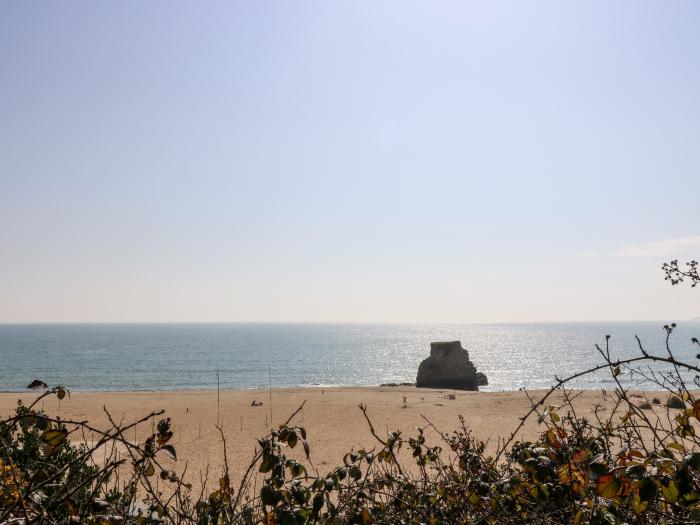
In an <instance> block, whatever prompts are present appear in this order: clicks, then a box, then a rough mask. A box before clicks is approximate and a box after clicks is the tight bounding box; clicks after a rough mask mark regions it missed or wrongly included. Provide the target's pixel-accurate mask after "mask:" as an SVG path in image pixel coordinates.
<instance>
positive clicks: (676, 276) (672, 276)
mask: <svg viewBox="0 0 700 525" xmlns="http://www.w3.org/2000/svg"><path fill="white" fill-rule="evenodd" d="M661 269H662V270H663V271H664V272H665V273H666V277H665V279H666V280H667V281H671V284H672V285H674V286H675V285H677V284H680V283H682V282H683V281H685V280H686V279H688V280H689V281H690V286H691V287H692V288H695V287H696V286H697V284H698V283H700V275H698V261H690V262H687V263H685V269H681V267H680V266H679V265H678V260H673V261H671V262H667V263H664V264H663V265H662V266H661Z"/></svg>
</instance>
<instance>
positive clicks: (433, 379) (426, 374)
mask: <svg viewBox="0 0 700 525" xmlns="http://www.w3.org/2000/svg"><path fill="white" fill-rule="evenodd" d="M485 384H488V382H487V379H486V376H485V375H484V374H482V373H481V372H477V371H476V367H475V366H474V364H473V363H472V362H471V361H470V360H469V352H467V351H466V350H465V349H464V348H462V343H460V342H459V341H449V342H445V343H430V357H428V358H427V359H424V360H423V361H422V362H421V364H420V366H419V367H418V377H416V386H418V387H428V388H455V389H459V390H479V386H480V385H485Z"/></svg>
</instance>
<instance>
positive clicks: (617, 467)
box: [0, 325, 700, 525]
mask: <svg viewBox="0 0 700 525" xmlns="http://www.w3.org/2000/svg"><path fill="white" fill-rule="evenodd" d="M674 328H675V325H668V326H666V327H664V329H665V331H666V334H667V338H666V348H665V352H664V353H663V354H652V353H650V352H647V350H646V349H645V348H644V347H643V346H642V344H641V342H640V343H639V349H640V355H639V356H636V357H632V358H629V359H626V360H615V359H613V358H612V357H611V354H610V348H609V338H607V337H606V344H605V345H604V346H603V347H598V351H599V353H600V355H601V357H602V363H601V365H599V366H597V367H594V368H592V369H590V370H586V371H582V372H579V373H576V374H573V375H572V376H570V377H568V378H563V379H557V380H556V384H555V385H554V386H553V387H552V389H551V390H549V391H548V392H547V393H546V394H545V395H544V396H542V397H541V398H540V399H535V398H533V397H530V401H531V408H530V410H529V412H528V413H527V414H525V415H524V416H523V418H522V419H521V422H520V423H519V425H518V427H517V428H516V429H515V431H514V432H513V433H512V435H511V436H510V438H508V439H506V440H505V441H503V442H502V444H501V445H500V447H499V448H498V450H497V452H496V453H495V454H494V455H488V454H487V453H486V445H485V443H483V442H481V441H480V440H478V439H476V438H475V437H474V436H473V435H472V434H471V433H470V431H469V429H468V428H467V427H466V425H465V423H464V421H463V420H461V425H460V428H459V429H458V430H457V431H454V432H452V433H444V432H441V431H439V430H438V429H436V428H435V427H434V425H432V423H430V421H428V420H427V419H426V420H425V421H426V425H425V427H424V428H419V429H417V430H416V433H415V435H412V436H404V435H403V434H402V433H401V432H389V433H388V434H387V435H386V436H381V435H379V433H377V431H376V430H375V427H374V424H373V422H372V421H371V418H370V416H369V413H368V409H367V407H365V406H360V407H359V409H360V410H361V411H362V413H363V414H364V416H365V418H366V422H367V425H368V427H369V430H370V432H371V433H372V435H373V436H374V438H375V439H376V443H377V445H376V447H375V448H374V449H372V450H351V451H349V452H348V453H347V454H345V456H344V457H343V458H342V463H341V464H339V465H338V466H336V467H335V468H332V469H330V470H328V471H327V472H325V473H320V472H319V471H318V470H317V469H316V468H315V467H314V466H313V464H312V462H311V460H310V457H309V452H310V449H309V443H308V440H307V434H306V431H305V429H304V428H302V427H299V426H295V425H293V424H292V421H293V419H294V417H295V416H296V415H297V413H298V412H299V411H300V410H301V408H302V407H303V404H302V407H299V409H297V411H296V412H295V413H293V414H292V415H291V416H290V418H289V419H288V420H287V421H286V422H285V424H283V425H281V426H280V427H278V428H276V429H274V430H272V431H271V432H270V433H269V434H268V435H267V436H265V437H264V438H261V439H259V440H258V446H257V448H256V454H255V456H254V458H253V460H252V461H251V462H250V464H249V465H248V466H247V469H246V470H245V471H244V472H243V475H242V479H241V481H240V483H239V484H237V486H236V487H234V486H233V484H232V482H231V479H232V476H231V474H230V471H229V465H228V463H227V461H226V450H225V449H226V446H227V445H226V440H225V438H224V435H223V432H222V433H221V437H222V442H223V445H224V465H223V472H224V475H223V476H222V477H221V478H220V479H219V482H218V486H217V487H216V490H214V491H212V492H210V493H203V492H202V493H199V494H196V493H194V491H193V490H192V487H191V486H190V485H188V484H187V483H185V482H184V481H183V480H182V478H184V477H185V476H183V475H180V476H178V475H176V474H175V473H174V472H172V471H169V470H168V469H166V468H164V467H163V466H162V465H161V459H162V457H164V456H168V457H170V458H171V459H174V458H176V450H175V448H174V447H173V446H172V444H171V441H172V436H173V430H172V428H171V423H170V421H169V420H168V419H163V420H161V421H160V423H159V424H158V425H157V428H156V431H155V432H154V433H153V434H152V435H151V436H149V437H148V438H147V439H146V440H145V441H144V442H143V443H132V442H129V441H128V440H127V439H125V437H124V436H125V435H126V434H125V433H126V432H127V431H128V430H129V429H131V428H133V426H134V425H137V424H139V423H143V422H144V421H147V420H149V419H151V418H153V417H157V416H159V415H160V413H152V414H149V415H147V416H146V417H144V418H142V419H139V420H138V421H135V422H133V423H130V424H128V425H120V424H117V423H116V422H114V420H112V419H111V417H110V421H111V427H110V428H109V429H108V430H107V431H100V430H98V429H95V428H93V427H91V426H90V425H89V424H88V423H87V422H81V421H67V420H60V419H58V418H52V417H50V416H48V415H46V414H43V413H42V412H40V411H38V410H37V409H36V406H38V405H37V402H38V401H39V400H41V399H42V398H44V397H45V396H48V395H56V396H59V397H61V396H65V395H66V394H67V392H66V390H65V389H63V388H61V387H56V388H53V389H45V391H44V392H43V393H42V394H41V395H40V396H39V397H38V399H37V401H36V402H34V403H33V404H32V405H30V406H24V405H22V404H21V403H20V404H18V406H17V409H16V412H15V414H14V415H13V416H11V417H9V418H7V419H3V420H1V421H0V524H10V523H15V524H18V523H52V524H59V523H61V524H63V523H100V524H102V523H134V524H142V523H156V522H167V523H177V524H192V525H194V524H197V525H200V524H201V525H210V524H211V525H214V524H253V523H265V524H270V525H272V524H290V525H295V524H311V523H314V524H329V525H335V524H344V523H349V524H369V523H382V524H394V523H402V524H407V525H409V524H415V525H418V524H433V525H434V524H439V523H465V524H475V525H476V524H479V525H481V524H483V525H486V524H497V523H499V524H500V523H505V524H516V523H525V522H526V523H538V524H550V523H574V524H580V525H583V524H617V523H619V524H622V523H630V524H632V523H637V524H652V523H668V524H671V523H689V522H698V521H700V432H698V430H699V429H700V424H699V422H698V419H699V418H700V398H696V397H695V395H694V393H693V392H692V391H691V390H689V388H688V387H687V385H686V382H685V381H684V380H683V376H684V373H685V372H691V373H693V374H698V375H700V368H698V367H697V366H696V365H694V364H691V363H684V362H680V361H678V360H677V359H676V358H675V357H674V355H673V353H672V351H671V347H670V345H669V338H670V336H671V333H672V332H673V330H674ZM693 342H694V343H695V344H698V341H697V340H696V339H693ZM645 365H648V367H647V368H642V367H643V366H645ZM661 366H665V367H667V369H666V370H662V369H661V368H660V367H661ZM601 369H605V370H608V372H609V373H610V376H611V378H612V380H613V381H614V384H615V390H614V392H613V393H612V394H610V395H611V396H612V398H613V400H614V409H613V410H604V409H603V407H598V408H596V410H594V412H593V413H594V417H591V418H589V419H586V418H583V417H579V416H577V414H576V410H575V407H574V401H575V400H576V398H577V397H578V396H580V395H581V392H575V391H572V390H569V389H568V388H567V387H566V385H567V383H568V382H569V381H571V380H572V379H574V378H578V377H581V376H582V375H585V374H589V373H593V372H595V371H598V370H601ZM682 372H683V373H682ZM632 374H634V377H642V378H644V379H645V380H646V381H651V382H653V383H655V384H656V386H657V387H659V388H661V389H665V390H666V391H667V396H670V395H674V396H677V397H678V399H679V400H680V407H681V408H677V409H674V408H671V407H668V406H664V405H662V404H661V403H660V400H659V399H658V398H655V399H654V408H653V409H652V408H651V404H650V403H649V402H648V401H647V400H646V399H645V398H643V397H640V396H639V394H637V393H635V392H634V391H632V390H630V389H629V387H627V386H625V385H624V384H623V383H622V379H623V378H625V377H626V376H630V375H632ZM35 383H36V384H35ZM33 385H34V387H36V388H45V387H46V385H45V384H43V383H41V382H36V381H35V382H33ZM554 394H561V395H563V399H564V404H563V406H560V407H558V406H555V405H553V404H550V403H549V400H550V398H552V396H553V395H554ZM527 395H528V396H529V393H527ZM108 415H109V414H108ZM531 417H535V418H537V420H538V422H539V423H540V425H541V433H540V435H539V437H538V438H537V439H535V440H533V441H519V440H517V439H516V438H515V437H516V436H517V435H519V432H520V430H521V428H522V425H523V424H524V422H525V421H526V420H527V419H528V418H531ZM86 432H92V433H94V434H95V435H98V436H99V438H98V439H97V440H96V441H95V442H94V443H92V444H90V445H88V442H87V440H86V439H83V440H82V441H81V440H80V439H75V438H77V437H78V436H81V435H84V434H85V433H86ZM428 433H431V434H433V435H436V436H437V437H438V442H437V443H433V444H430V443H429V442H428V437H427V435H428ZM74 443H78V444H74ZM117 446H119V447H121V448H122V449H125V450H126V452H127V454H126V456H127V459H120V456H119V455H118V454H117V453H116V452H115V450H116V448H117ZM297 447H300V448H301V449H302V450H303V451H304V457H305V459H304V460H298V459H294V457H291V456H293V455H294V454H290V451H291V450H293V449H296V448H297ZM98 450H103V451H104V450H107V453H106V458H105V459H104V461H100V462H96V461H95V459H94V458H95V453H96V451H98ZM406 452H408V454H407V453H406ZM295 457H298V456H295ZM407 457H410V458H411V461H410V462H407V461H406V458H407ZM124 472H128V475H125V474H124ZM256 472H257V473H258V474H260V475H262V477H263V481H262V484H258V485H256V484H255V483H253V482H252V481H251V480H252V479H253V477H254V476H255V475H256ZM156 474H158V476H156ZM156 477H157V478H158V480H159V481H162V483H161V485H160V487H158V486H155V487H154V483H153V480H154V479H156ZM156 485H157V484H156Z"/></svg>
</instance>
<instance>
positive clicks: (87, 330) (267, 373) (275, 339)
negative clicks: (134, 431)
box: [0, 322, 700, 391]
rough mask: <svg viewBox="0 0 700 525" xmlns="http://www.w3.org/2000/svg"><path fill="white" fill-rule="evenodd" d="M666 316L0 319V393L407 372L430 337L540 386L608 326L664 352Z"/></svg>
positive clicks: (585, 359) (678, 344)
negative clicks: (536, 320)
mask: <svg viewBox="0 0 700 525" xmlns="http://www.w3.org/2000/svg"><path fill="white" fill-rule="evenodd" d="M663 324H664V323H663V322H643V323H639V322H634V323H632V322H629V323H627V322H625V323H548V324H547V323H542V324H470V325H372V324H368V325H361V324H345V325H333V324H112V325H110V324H105V325H98V324H85V325H78V324H75V325H48V324H47V325H0V391H17V390H21V389H23V388H24V387H25V386H26V385H27V384H28V383H29V382H30V381H31V380H32V379H35V378H38V379H41V380H43V381H45V382H47V383H48V384H49V385H58V384H60V385H63V386H65V387H67V388H70V389H73V390H99V391H110V390H178V389H211V388H216V384H217V372H218V375H219V381H220V384H221V387H222V388H255V387H267V386H268V384H269V382H270V380H271V382H272V386H273V387H292V386H316V385H322V386H324V385H325V386H331V385H367V386H370V385H379V384H380V383H389V382H395V383H400V382H413V381H415V377H416V371H417V369H418V364H419V363H420V361H421V360H422V359H424V358H425V357H427V356H428V355H429V352H430V342H431V341H450V340H460V341H462V345H463V346H464V348H466V349H467V350H468V351H469V353H470V358H471V359H472V361H473V362H474V363H475V364H476V366H477V369H478V370H480V371H483V372H484V373H486V375H487V376H488V379H489V386H488V387H486V388H485V390H515V389H518V388H521V387H525V388H529V389H534V388H547V387H549V386H550V385H551V384H552V383H553V381H554V377H555V375H556V376H559V377H565V376H567V375H570V374H572V373H574V372H576V371H580V370H583V369H585V368H587V367H590V366H593V365H596V364H600V363H601V362H602V361H601V358H600V356H599V354H598V352H597V351H596V350H595V344H596V343H598V344H600V345H602V346H604V345H605V335H606V334H609V335H610V336H611V340H610V346H611V353H612V355H613V356H615V357H619V358H625V357H630V356H634V355H639V350H638V347H637V342H636V340H635V337H634V336H635V335H639V337H640V338H641V340H642V341H643V343H644V345H645V348H646V349H647V351H648V352H650V353H657V354H660V355H663V354H665V352H666V350H665V336H666V334H665V332H664V330H663V328H662V326H663ZM695 336H697V337H700V322H685V323H679V325H678V327H677V328H676V330H675V331H674V333H673V335H672V336H671V344H672V350H673V352H674V354H675V356H676V357H677V358H680V359H686V360H688V361H689V362H691V363H694V364H695V363H697V362H698V359H697V358H696V354H697V353H698V352H700V347H698V346H696V345H692V344H691V342H690V339H691V337H695ZM623 377H624V379H625V380H626V381H630V378H629V375H628V374H624V375H623ZM689 378H690V379H692V376H689ZM632 379H634V378H632ZM571 385H572V386H575V387H578V388H605V387H610V386H611V380H610V377H609V374H607V373H605V372H603V373H598V374H594V375H591V376H586V377H583V378H580V379H577V380H576V381H574V382H573V383H571ZM641 386H643V387H646V388H653V385H649V384H642V385H641Z"/></svg>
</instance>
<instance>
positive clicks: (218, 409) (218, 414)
mask: <svg viewBox="0 0 700 525" xmlns="http://www.w3.org/2000/svg"><path fill="white" fill-rule="evenodd" d="M219 388H220V382H219V371H218V370H217V371H216V424H217V425H219V426H220V425H221V395H220V393H219Z"/></svg>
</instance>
